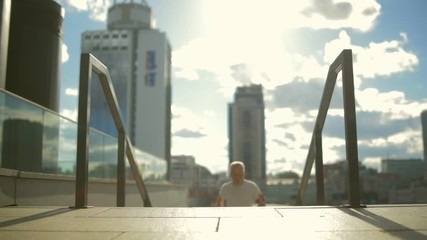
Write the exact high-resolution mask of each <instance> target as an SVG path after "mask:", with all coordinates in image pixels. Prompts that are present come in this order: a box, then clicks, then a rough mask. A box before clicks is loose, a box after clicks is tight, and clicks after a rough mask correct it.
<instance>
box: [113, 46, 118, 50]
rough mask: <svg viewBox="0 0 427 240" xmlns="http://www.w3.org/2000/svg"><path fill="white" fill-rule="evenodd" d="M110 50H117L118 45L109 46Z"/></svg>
mask: <svg viewBox="0 0 427 240" xmlns="http://www.w3.org/2000/svg"><path fill="white" fill-rule="evenodd" d="M111 50H119V47H117V46H113V47H111Z"/></svg>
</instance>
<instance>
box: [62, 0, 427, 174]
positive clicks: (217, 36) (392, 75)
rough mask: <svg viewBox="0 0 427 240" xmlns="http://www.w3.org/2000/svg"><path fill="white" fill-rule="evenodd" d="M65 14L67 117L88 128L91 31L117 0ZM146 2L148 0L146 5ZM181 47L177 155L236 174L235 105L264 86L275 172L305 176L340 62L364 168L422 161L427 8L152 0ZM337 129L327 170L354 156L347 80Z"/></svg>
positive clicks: (68, 1) (360, 1) (70, 0)
mask: <svg viewBox="0 0 427 240" xmlns="http://www.w3.org/2000/svg"><path fill="white" fill-rule="evenodd" d="M59 2H60V3H61V4H62V5H63V6H64V8H65V12H66V14H65V22H64V35H63V42H64V51H63V53H64V54H63V65H62V79H61V112H62V114H64V115H67V116H69V117H70V118H72V119H76V107H77V96H76V95H77V89H78V71H79V55H80V38H81V33H82V32H84V31H87V30H96V29H105V28H106V23H105V17H106V10H107V9H108V6H110V5H109V4H110V3H111V2H112V1H111V0H60V1H59ZM137 2H138V1H137ZM147 3H148V4H149V5H150V6H151V7H152V10H153V12H154V15H155V16H156V19H157V28H158V29H159V30H160V31H164V32H166V33H167V35H168V38H169V40H170V43H171V46H172V49H173V54H172V56H173V58H172V65H173V70H172V71H173V79H172V81H173V106H172V111H173V120H172V135H173V138H172V154H175V155H178V154H187V155H193V156H195V157H196V162H197V163H199V164H201V165H204V166H206V167H208V168H209V169H210V170H211V171H213V172H218V171H223V170H226V168H227V161H228V157H227V156H228V155H227V143H228V138H227V104H228V103H229V102H231V101H232V96H233V93H234V90H235V88H236V87H237V86H241V85H247V84H250V83H255V84H259V83H261V84H263V86H264V99H265V105H266V110H265V115H266V134H267V146H266V147H267V171H268V172H269V173H274V172H278V171H283V170H294V171H297V172H301V170H302V168H303V166H304V162H305V158H306V155H307V148H308V144H309V143H310V139H311V134H312V130H313V124H314V121H315V118H316V114H317V109H318V106H319V101H320V98H321V93H322V91H323V86H324V82H325V78H326V74H327V70H328V67H329V64H330V63H331V62H332V61H333V60H334V59H335V57H336V56H338V54H339V53H340V52H341V51H342V49H344V48H351V49H352V51H353V56H354V59H353V60H354V77H355V89H356V92H355V95H356V102H357V106H356V110H357V123H358V137H359V161H361V162H363V163H364V164H366V165H368V166H370V167H375V168H379V163H380V159H381V158H385V157H390V158H421V157H422V153H423V149H422V139H421V124H420V117H419V116H420V113H421V111H422V110H424V109H427V96H426V92H427V89H426V87H427V85H426V82H425V78H426V74H427V72H426V69H427V64H426V58H427V50H426V47H425V46H424V45H425V43H426V42H427V33H426V32H425V31H423V30H422V29H423V27H424V26H423V24H425V23H427V17H426V15H425V13H424V10H425V9H427V2H426V1H425V0H409V1H397V0H342V1H338V0H335V1H333V0H301V1H280V0H263V1H261V0H228V1H227V0H147ZM337 83H338V85H337V87H336V91H335V93H334V97H333V100H332V104H331V109H330V111H329V115H328V117H327V120H326V125H325V130H324V137H323V144H324V161H325V162H326V163H330V162H334V161H336V160H340V159H344V158H345V142H344V140H343V139H344V131H343V129H344V128H343V111H342V93H341V92H342V91H341V83H340V79H339V80H338V81H337Z"/></svg>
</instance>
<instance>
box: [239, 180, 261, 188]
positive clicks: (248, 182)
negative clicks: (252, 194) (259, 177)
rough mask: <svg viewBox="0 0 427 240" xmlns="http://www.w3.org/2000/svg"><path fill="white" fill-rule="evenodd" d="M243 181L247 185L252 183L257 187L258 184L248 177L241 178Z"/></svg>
mask: <svg viewBox="0 0 427 240" xmlns="http://www.w3.org/2000/svg"><path fill="white" fill-rule="evenodd" d="M243 181H244V183H245V184H247V185H252V186H256V187H258V185H257V184H256V183H255V182H254V181H251V180H248V179H245V180H243Z"/></svg>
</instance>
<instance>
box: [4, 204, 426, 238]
mask: <svg viewBox="0 0 427 240" xmlns="http://www.w3.org/2000/svg"><path fill="white" fill-rule="evenodd" d="M231 238H235V239H350V240H351V239H357V240H360V239H364V240H369V239H427V205H405V206H400V205H398V206H396V205H386V206H372V207H371V206H368V207H367V208H357V209H350V208H340V207H262V208H257V207H253V208H114V207H113V208H108V207H100V208H97V207H94V208H88V209H70V208H68V207H62V208H61V207H3V208H0V240H3V239H78V240H84V239H114V240H117V239H231Z"/></svg>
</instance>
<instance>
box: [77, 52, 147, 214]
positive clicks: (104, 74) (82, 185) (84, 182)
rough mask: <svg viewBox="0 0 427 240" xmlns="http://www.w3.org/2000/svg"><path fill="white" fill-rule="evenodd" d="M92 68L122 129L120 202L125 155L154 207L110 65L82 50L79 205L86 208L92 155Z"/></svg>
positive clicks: (120, 201) (118, 200)
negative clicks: (90, 132)
mask: <svg viewBox="0 0 427 240" xmlns="http://www.w3.org/2000/svg"><path fill="white" fill-rule="evenodd" d="M92 71H93V72H95V73H96V74H97V75H98V77H99V80H100V82H101V86H102V89H103V93H104V95H105V97H106V100H107V103H108V107H109V109H110V112H111V115H112V116H113V120H114V124H115V126H116V128H117V132H118V153H117V154H118V155H117V195H116V197H117V198H116V205H117V206H118V207H124V206H125V186H126V174H125V157H127V158H128V161H129V164H130V168H131V171H132V174H133V177H134V179H135V182H136V185H137V188H138V190H139V193H140V195H141V199H142V201H143V204H144V206H145V207H151V202H150V198H149V196H148V193H147V189H146V187H145V184H144V181H143V180H142V176H141V174H140V172H139V170H138V166H137V165H136V162H135V157H134V153H133V147H132V144H131V142H130V140H129V138H128V137H127V136H126V132H125V127H124V124H123V120H122V117H121V114H120V111H119V105H118V103H117V98H116V94H115V92H114V88H113V85H112V82H111V78H110V74H109V72H108V69H107V67H106V66H104V65H103V64H102V63H101V62H100V61H99V60H98V59H96V58H95V57H94V56H93V55H91V54H89V53H82V54H81V58H80V86H79V109H78V124H77V163H76V193H75V206H74V207H75V208H86V207H88V206H87V196H88V155H89V149H88V146H89V119H90V82H89V81H90V79H91V76H92Z"/></svg>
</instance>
